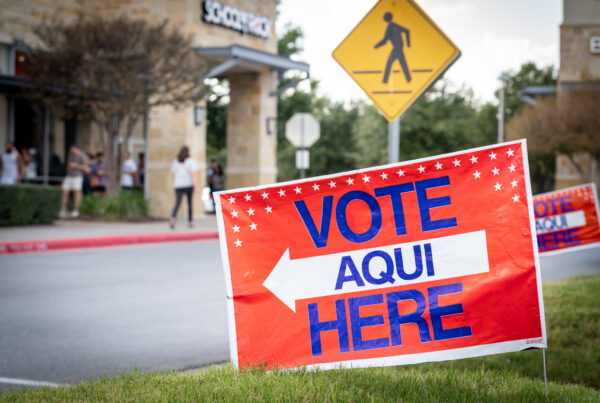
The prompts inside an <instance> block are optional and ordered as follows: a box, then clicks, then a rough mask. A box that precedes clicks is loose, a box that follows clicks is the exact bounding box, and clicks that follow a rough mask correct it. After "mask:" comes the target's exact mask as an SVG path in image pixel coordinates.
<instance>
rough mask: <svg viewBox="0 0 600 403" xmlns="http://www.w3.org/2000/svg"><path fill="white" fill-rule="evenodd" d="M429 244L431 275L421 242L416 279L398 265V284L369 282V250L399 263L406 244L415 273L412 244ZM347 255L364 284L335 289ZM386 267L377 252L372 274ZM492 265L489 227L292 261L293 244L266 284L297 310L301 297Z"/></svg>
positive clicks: (463, 273) (408, 263)
mask: <svg viewBox="0 0 600 403" xmlns="http://www.w3.org/2000/svg"><path fill="white" fill-rule="evenodd" d="M426 243H428V244H430V245H431V255H432V261H433V266H434V274H433V276H429V275H428V274H427V269H426V262H425V254H424V253H423V250H424V248H423V247H421V257H422V259H423V261H422V270H423V273H422V274H421V275H420V276H419V277H417V278H415V279H411V280H405V279H402V278H400V276H399V275H398V271H397V270H396V265H394V270H393V275H392V276H393V281H394V282H393V283H390V282H385V283H384V284H380V285H377V284H372V283H369V282H368V281H367V280H366V279H365V276H364V274H363V259H364V258H365V256H367V255H368V254H369V253H370V252H373V251H382V252H385V253H387V254H388V255H389V256H390V257H391V259H392V260H393V261H394V262H395V258H394V249H396V248H401V250H402V252H401V253H402V261H403V264H404V272H405V273H406V274H408V275H410V274H412V273H414V272H415V271H416V264H415V260H416V257H415V256H414V252H413V246H415V245H424V244H426ZM344 256H350V257H351V258H352V261H353V262H354V264H355V266H356V269H357V271H358V273H359V274H360V276H361V278H362V279H363V281H364V286H359V285H358V283H357V282H355V281H353V280H350V281H346V282H343V285H342V287H341V288H340V289H338V290H336V289H335V287H336V283H337V281H338V275H339V272H340V265H341V262H342V258H343V257H344ZM387 270H388V268H387V266H386V263H385V260H384V258H382V257H375V258H372V259H371V260H370V263H369V265H368V272H369V273H370V275H371V276H372V277H373V278H380V277H381V274H380V273H381V272H386V271H387ZM489 270H490V267H489V262H488V255H487V244H486V237H485V231H475V232H469V233H466V234H460V235H451V236H447V237H442V238H434V239H429V240H425V241H419V242H410V243H404V244H398V245H388V246H382V247H379V248H370V249H362V250H354V251H349V252H342V253H334V254H330V255H322V256H313V257H307V258H303V259H293V260H292V259H290V251H289V249H286V251H285V252H284V253H283V255H282V256H281V259H279V262H277V264H276V265H275V267H274V268H273V271H271V274H269V276H268V277H267V279H266V280H265V282H264V283H263V286H264V287H266V288H267V289H268V290H269V291H270V292H272V293H273V294H274V295H275V296H276V297H277V298H279V299H280V300H281V302H283V303H284V304H286V305H287V306H288V307H289V308H290V309H291V310H292V311H294V312H296V301H298V300H302V299H308V298H318V297H324V296H328V295H338V294H346V293H350V292H355V291H367V290H373V289H377V288H387V287H397V286H403V285H407V284H416V283H423V282H429V281H436V280H442V279H448V278H453V277H461V276H467V275H470V274H479V273H485V272H489ZM343 274H344V275H345V276H349V275H350V271H349V270H348V269H347V268H345V270H344V273H343Z"/></svg>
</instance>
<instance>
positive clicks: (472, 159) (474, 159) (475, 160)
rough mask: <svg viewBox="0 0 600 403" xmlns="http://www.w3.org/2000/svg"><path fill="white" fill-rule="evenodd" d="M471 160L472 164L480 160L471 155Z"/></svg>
mask: <svg viewBox="0 0 600 403" xmlns="http://www.w3.org/2000/svg"><path fill="white" fill-rule="evenodd" d="M469 159H470V160H471V164H476V163H477V160H478V159H479V158H477V157H476V156H474V155H471V158H469Z"/></svg>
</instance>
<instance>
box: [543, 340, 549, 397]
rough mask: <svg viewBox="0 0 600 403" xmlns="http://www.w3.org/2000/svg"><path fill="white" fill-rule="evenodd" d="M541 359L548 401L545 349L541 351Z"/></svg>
mask: <svg viewBox="0 0 600 403" xmlns="http://www.w3.org/2000/svg"><path fill="white" fill-rule="evenodd" d="M542 357H543V361H544V387H545V389H546V400H548V377H547V376H546V349H545V348H543V349H542Z"/></svg>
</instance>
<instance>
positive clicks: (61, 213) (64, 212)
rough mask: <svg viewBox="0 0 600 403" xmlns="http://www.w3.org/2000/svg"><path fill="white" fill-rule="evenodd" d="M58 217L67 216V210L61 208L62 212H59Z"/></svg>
mask: <svg viewBox="0 0 600 403" xmlns="http://www.w3.org/2000/svg"><path fill="white" fill-rule="evenodd" d="M58 217H59V218H67V217H68V215H67V212H66V211H65V210H60V213H58Z"/></svg>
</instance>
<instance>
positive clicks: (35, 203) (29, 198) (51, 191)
mask: <svg viewBox="0 0 600 403" xmlns="http://www.w3.org/2000/svg"><path fill="white" fill-rule="evenodd" d="M61 197H62V190H61V189H60V188H58V187H50V186H31V185H15V186H6V185H0V226H9V225H27V224H48V223H51V222H53V221H54V220H56V219H57V218H58V211H59V210H60V201H61Z"/></svg>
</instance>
